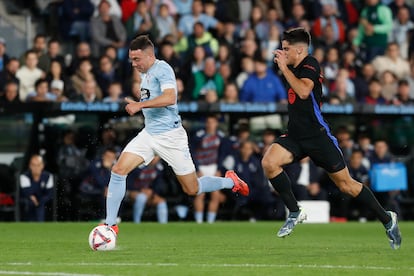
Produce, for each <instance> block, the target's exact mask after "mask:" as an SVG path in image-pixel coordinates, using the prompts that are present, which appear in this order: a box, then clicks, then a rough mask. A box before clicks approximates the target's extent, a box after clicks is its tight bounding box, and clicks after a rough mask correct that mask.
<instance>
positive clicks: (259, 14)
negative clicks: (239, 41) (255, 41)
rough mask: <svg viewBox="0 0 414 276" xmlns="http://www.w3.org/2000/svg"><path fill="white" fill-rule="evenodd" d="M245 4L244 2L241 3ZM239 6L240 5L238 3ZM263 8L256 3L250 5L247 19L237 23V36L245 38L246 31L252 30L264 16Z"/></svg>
mask: <svg viewBox="0 0 414 276" xmlns="http://www.w3.org/2000/svg"><path fill="white" fill-rule="evenodd" d="M243 4H245V3H243ZM239 6H240V5H239ZM263 13H264V10H262V9H261V8H260V7H259V6H258V5H253V6H251V7H250V10H249V14H248V15H249V16H248V18H247V20H242V21H241V23H240V24H239V25H238V27H239V36H240V37H242V38H246V33H247V31H248V30H252V31H253V32H254V28H255V27H256V26H257V25H258V24H259V23H260V22H261V21H262V20H263V18H264V15H263Z"/></svg>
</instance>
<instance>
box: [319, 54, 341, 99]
mask: <svg viewBox="0 0 414 276" xmlns="http://www.w3.org/2000/svg"><path fill="white" fill-rule="evenodd" d="M339 62H340V61H339V51H338V48H336V47H331V48H329V49H327V52H326V60H325V62H324V63H323V64H322V70H323V72H324V78H325V85H326V86H327V87H328V89H329V90H330V91H331V90H332V89H333V88H335V80H336V77H337V75H338V72H339Z"/></svg>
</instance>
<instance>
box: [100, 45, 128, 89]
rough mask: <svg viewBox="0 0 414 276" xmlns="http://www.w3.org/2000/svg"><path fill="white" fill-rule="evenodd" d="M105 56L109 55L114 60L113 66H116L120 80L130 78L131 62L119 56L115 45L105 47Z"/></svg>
mask: <svg viewBox="0 0 414 276" xmlns="http://www.w3.org/2000/svg"><path fill="white" fill-rule="evenodd" d="M103 56H107V57H109V58H110V60H112V67H113V68H114V70H115V72H117V76H118V77H119V78H120V80H122V81H124V80H127V79H128V80H129V77H130V74H131V72H130V71H131V70H130V69H131V67H130V66H131V64H130V63H129V60H128V59H125V58H124V59H121V58H119V56H118V51H117V49H116V48H115V47H113V46H108V47H106V48H105V50H104V53H103Z"/></svg>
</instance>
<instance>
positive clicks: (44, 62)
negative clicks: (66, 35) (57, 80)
mask: <svg viewBox="0 0 414 276" xmlns="http://www.w3.org/2000/svg"><path fill="white" fill-rule="evenodd" d="M55 60H56V61H58V62H60V63H61V64H62V66H65V58H64V57H63V56H62V55H61V53H60V42H59V40H56V39H51V40H49V41H48V42H47V51H46V52H45V53H42V54H41V55H40V56H39V64H38V67H39V68H40V69H41V70H43V72H48V71H49V68H50V63H51V62H52V61H55Z"/></svg>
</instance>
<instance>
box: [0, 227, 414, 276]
mask: <svg viewBox="0 0 414 276" xmlns="http://www.w3.org/2000/svg"><path fill="white" fill-rule="evenodd" d="M95 225H96V224H94V223H0V233H1V234H0V275H60V276H73V275H78V276H79V275H88V276H90V275H168V276H172V275H197V276H198V275H209V276H215V275H414V223H413V222H402V223H400V227H401V231H402V234H403V244H402V247H401V249H400V250H392V249H391V248H390V246H389V244H388V240H387V238H386V236H385V233H384V229H383V227H382V225H381V224H380V223H379V222H369V223H356V222H355V223H354V222H348V223H343V224H341V223H337V224H335V223H332V224H302V225H298V226H297V227H296V229H295V231H294V232H293V233H292V235H290V236H289V237H287V238H284V239H281V238H277V237H276V231H277V230H278V228H279V227H280V226H281V225H282V222H281V221H277V222H257V223H248V222H217V223H215V224H200V225H199V224H195V223H190V222H182V223H169V224H166V225H160V224H157V223H142V224H132V223H127V222H124V223H121V224H120V234H119V237H118V247H117V249H116V250H114V251H107V252H104V251H101V252H97V251H92V250H91V249H90V248H89V246H88V235H89V232H90V230H91V229H92V228H93V227H94V226H95Z"/></svg>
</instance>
